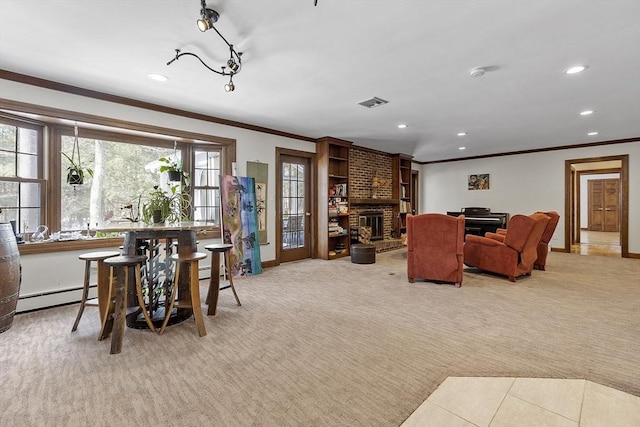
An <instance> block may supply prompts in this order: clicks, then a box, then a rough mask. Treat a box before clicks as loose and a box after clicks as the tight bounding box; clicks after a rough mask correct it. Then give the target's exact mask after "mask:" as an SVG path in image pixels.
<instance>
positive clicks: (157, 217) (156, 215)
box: [151, 211, 164, 224]
mask: <svg viewBox="0 0 640 427" xmlns="http://www.w3.org/2000/svg"><path fill="white" fill-rule="evenodd" d="M151 220H152V221H153V223H154V224H160V223H161V222H164V218H162V211H153V212H152V213H151Z"/></svg>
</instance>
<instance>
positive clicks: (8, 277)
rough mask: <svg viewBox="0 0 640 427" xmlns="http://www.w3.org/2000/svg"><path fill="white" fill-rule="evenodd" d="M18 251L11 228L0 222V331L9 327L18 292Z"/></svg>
mask: <svg viewBox="0 0 640 427" xmlns="http://www.w3.org/2000/svg"><path fill="white" fill-rule="evenodd" d="M21 279H22V275H21V271H20V252H18V244H17V243H16V236H15V235H14V234H13V228H12V227H11V224H9V223H1V224H0V332H4V331H6V330H7V329H9V328H10V327H11V324H12V323H13V315H14V314H15V313H16V305H17V304H18V295H19V293H20V282H21Z"/></svg>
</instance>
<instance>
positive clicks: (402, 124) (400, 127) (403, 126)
mask: <svg viewBox="0 0 640 427" xmlns="http://www.w3.org/2000/svg"><path fill="white" fill-rule="evenodd" d="M406 127H407V125H405V124H404V123H400V124H399V125H398V129H405V128H406Z"/></svg>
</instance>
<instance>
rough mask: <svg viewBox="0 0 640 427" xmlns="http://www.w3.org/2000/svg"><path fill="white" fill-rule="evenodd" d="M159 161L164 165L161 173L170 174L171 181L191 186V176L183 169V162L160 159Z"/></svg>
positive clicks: (161, 167)
mask: <svg viewBox="0 0 640 427" xmlns="http://www.w3.org/2000/svg"><path fill="white" fill-rule="evenodd" d="M158 161H160V163H162V164H161V165H160V173H164V172H167V173H168V174H169V181H172V182H181V183H184V185H185V186H189V183H190V176H189V173H188V172H186V171H185V170H184V169H183V168H182V160H180V159H178V160H174V159H171V158H169V157H160V158H159V159H158Z"/></svg>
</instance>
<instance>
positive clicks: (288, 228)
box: [277, 154, 312, 262]
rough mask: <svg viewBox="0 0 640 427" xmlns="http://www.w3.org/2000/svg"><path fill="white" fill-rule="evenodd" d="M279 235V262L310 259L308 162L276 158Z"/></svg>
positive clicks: (309, 180) (292, 158) (303, 159)
mask: <svg viewBox="0 0 640 427" xmlns="http://www.w3.org/2000/svg"><path fill="white" fill-rule="evenodd" d="M279 159H280V160H279V163H278V166H279V168H278V169H279V180H280V181H279V186H278V195H279V197H278V198H279V209H278V219H277V220H278V223H279V226H278V235H279V237H280V238H279V239H278V240H279V247H278V251H279V258H280V261H281V262H287V261H295V260H299V259H304V258H309V257H310V256H311V247H312V245H311V229H312V227H311V199H312V197H311V176H312V174H311V159H310V158H308V157H298V156H294V155H287V154H282V155H280V156H279Z"/></svg>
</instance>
